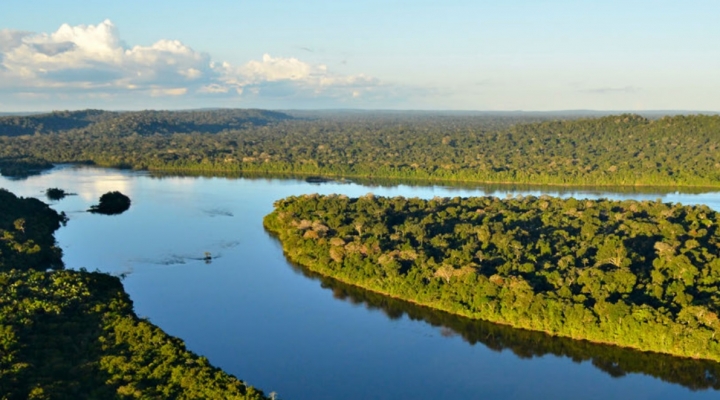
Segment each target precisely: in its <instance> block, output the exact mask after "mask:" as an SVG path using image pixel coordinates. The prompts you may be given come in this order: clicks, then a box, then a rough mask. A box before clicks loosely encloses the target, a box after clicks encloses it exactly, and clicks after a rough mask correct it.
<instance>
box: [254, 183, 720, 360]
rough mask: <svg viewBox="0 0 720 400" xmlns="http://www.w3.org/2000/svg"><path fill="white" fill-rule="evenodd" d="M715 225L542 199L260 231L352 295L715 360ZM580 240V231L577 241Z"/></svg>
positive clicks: (628, 208) (282, 207)
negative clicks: (350, 288)
mask: <svg viewBox="0 0 720 400" xmlns="http://www.w3.org/2000/svg"><path fill="white" fill-rule="evenodd" d="M718 224H720V214H718V213H716V212H714V211H712V210H710V209H709V208H708V207H706V206H693V207H689V206H681V205H678V204H664V203H660V202H648V201H643V202H637V201H610V200H597V201H591V200H576V199H572V198H571V199H567V200H562V199H558V198H552V197H548V196H542V197H539V198H538V197H532V196H529V197H518V198H510V199H506V200H499V199H497V198H494V197H477V198H435V199H432V200H420V199H416V198H411V199H406V198H402V197H396V198H380V197H374V196H371V195H368V196H364V197H361V198H358V199H349V198H347V197H346V196H337V195H332V196H318V195H306V196H301V197H290V198H287V199H284V200H280V201H278V202H276V203H275V210H274V211H273V212H272V213H271V214H269V215H268V216H266V218H265V226H266V228H267V229H268V230H270V231H271V232H273V233H274V234H276V235H277V236H278V237H279V239H280V240H281V242H282V243H283V247H284V249H285V252H286V254H287V256H288V257H289V258H290V259H291V260H293V261H294V262H297V263H299V264H301V265H303V266H305V267H307V268H308V269H310V270H312V271H314V272H317V273H319V274H322V275H326V276H330V277H333V278H335V279H337V280H340V281H343V282H347V283H350V284H353V285H357V286H359V287H362V288H365V289H369V290H372V291H376V292H378V293H382V294H385V295H389V296H392V297H397V298H401V299H405V300H408V301H412V302H415V303H418V304H421V305H425V306H429V307H432V308H435V309H439V310H442V311H446V312H450V313H453V314H457V315H460V316H464V317H469V318H475V319H483V320H487V321H491V322H497V323H502V324H507V325H511V326H514V327H518V328H524V329H529V330H536V331H542V332H546V333H549V334H551V335H558V336H565V337H570V338H573V339H586V340H589V341H593V342H601V343H610V344H616V345H620V346H625V347H631V348H635V349H639V350H643V351H654V352H659V353H668V354H672V355H679V356H684V357H693V358H706V359H711V360H715V361H720V335H718V333H720V321H719V320H718V316H717V315H718V312H720V290H718V289H720V250H719V249H720V232H719V231H718V229H717V227H718ZM588 227H591V228H588Z"/></svg>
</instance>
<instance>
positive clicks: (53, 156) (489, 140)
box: [0, 110, 720, 187]
mask: <svg viewBox="0 0 720 400" xmlns="http://www.w3.org/2000/svg"><path fill="white" fill-rule="evenodd" d="M300 115H301V116H300V117H297V116H295V117H294V116H293V115H290V114H287V113H280V112H271V111H262V110H208V111H185V112H169V111H141V112H128V113H117V112H107V111H97V110H86V111H76V112H57V113H52V114H44V115H33V116H22V117H3V118H0V168H1V169H2V170H3V171H5V172H3V173H5V174H11V173H16V174H17V173H21V172H22V171H23V168H25V169H28V170H33V169H34V170H36V169H37V168H39V167H42V166H43V165H45V166H47V165H49V164H50V163H61V162H73V163H90V164H95V165H98V166H108V167H119V168H134V169H148V170H155V171H176V172H177V171H183V172H207V173H237V172H255V173H266V174H267V173H269V174H294V175H304V176H324V177H329V176H332V177H364V178H369V177H372V178H395V179H414V180H425V181H444V182H450V181H467V182H483V183H492V182H495V183H524V184H545V185H548V184H552V185H581V186H598V185H613V186H638V185H655V186H708V187H718V186H720V151H718V145H717V143H719V142H720V116H703V115H695V116H672V117H663V118H658V119H648V118H645V117H641V116H638V115H629V114H625V115H617V116H605V117H598V118H581V119H577V118H575V117H572V118H570V119H566V120H549V119H551V118H550V117H542V116H538V115H534V114H533V115H512V114H511V115H506V114H503V115H492V114H482V115H472V114H470V115H464V114H442V113H427V114H422V113H406V114H403V113H398V114H378V115H374V114H363V113H355V114H353V113H350V114H340V115H334V114H320V115H319V116H318V115H313V114H308V115H304V116H302V115H303V114H300ZM552 117H553V118H558V116H556V115H553V116H552Z"/></svg>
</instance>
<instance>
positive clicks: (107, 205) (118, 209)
mask: <svg viewBox="0 0 720 400" xmlns="http://www.w3.org/2000/svg"><path fill="white" fill-rule="evenodd" d="M129 208H130V198H129V197H127V196H125V195H124V194H122V193H120V192H118V191H114V192H107V193H105V194H103V195H102V196H100V203H98V204H97V205H94V206H90V209H89V210H88V211H90V212H91V213H97V214H106V215H115V214H121V213H124V212H125V211H127V210H128V209H129Z"/></svg>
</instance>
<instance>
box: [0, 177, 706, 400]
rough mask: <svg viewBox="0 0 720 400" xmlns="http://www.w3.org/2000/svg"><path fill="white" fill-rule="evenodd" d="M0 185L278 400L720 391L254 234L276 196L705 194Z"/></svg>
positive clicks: (193, 345) (212, 181)
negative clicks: (62, 218) (114, 208)
mask: <svg viewBox="0 0 720 400" xmlns="http://www.w3.org/2000/svg"><path fill="white" fill-rule="evenodd" d="M0 187H4V188H6V189H8V190H10V191H12V192H14V193H16V194H18V195H21V196H25V197H30V196H32V197H37V198H39V199H41V200H43V201H46V202H47V201H48V200H47V199H46V198H45V196H44V191H45V190H46V189H47V188H50V187H58V188H62V189H64V190H66V191H69V192H72V193H75V194H76V195H73V196H69V197H66V198H65V199H63V200H61V201H58V202H52V203H51V204H52V206H53V208H55V209H56V210H58V211H64V212H65V213H67V215H68V217H69V218H70V220H69V222H68V224H67V226H66V227H64V228H61V229H60V230H59V231H58V232H57V233H56V237H57V240H58V242H59V244H60V246H61V247H62V249H63V251H64V261H65V264H66V266H67V267H68V268H73V269H78V268H86V269H88V270H95V269H98V270H100V271H104V272H108V273H111V274H117V275H120V274H122V275H124V276H125V278H124V281H123V282H124V285H125V288H126V290H127V292H128V293H129V294H130V296H131V298H132V300H133V302H134V305H135V310H136V312H137V314H138V315H140V316H141V317H146V318H148V319H149V320H150V321H152V322H153V323H155V324H157V325H158V326H160V327H161V328H162V329H163V330H165V331H166V332H168V333H169V334H171V335H174V336H178V337H180V338H182V339H183V340H184V341H185V343H186V344H187V346H188V348H189V349H190V350H192V351H194V352H196V353H198V354H201V355H203V356H205V357H207V358H208V359H209V360H210V361H211V362H212V363H213V364H214V365H216V366H219V367H221V368H223V369H224V370H226V371H227V372H229V373H232V374H234V375H236V376H238V377H239V378H241V379H243V380H245V381H247V382H248V383H250V384H251V385H254V386H257V387H259V388H261V389H263V390H265V391H266V392H270V391H275V392H277V393H278V394H279V395H280V397H281V398H283V399H286V400H293V399H295V400H300V399H313V400H320V399H347V400H352V399H474V398H486V399H544V398H546V399H577V398H587V399H610V398H613V399H624V398H632V399H679V398H683V399H684V398H688V399H695V398H697V399H701V398H708V399H709V398H717V397H718V396H719V395H720V394H719V393H718V390H720V382H719V379H720V364H717V363H710V362H704V361H694V360H683V359H677V358H673V357H668V356H660V355H653V354H646V353H638V352H634V351H630V350H624V349H618V348H615V347H610V346H598V345H592V344H589V343H584V342H575V341H571V340H566V339H558V338H549V337H547V336H545V335H542V334H539V333H532V332H525V331H521V330H515V329H509V328H504V327H497V326H495V325H493V324H487V323H482V322H470V321H467V320H463V319H459V318H454V317H452V316H449V315H445V314H442V313H436V312H432V311H429V310H425V309H422V308H419V307H414V306H412V305H409V304H406V303H403V302H398V301H390V300H387V299H384V298H382V297H379V296H373V295H370V294H368V293H365V292H363V291H360V290H356V289H353V288H351V287H347V286H344V285H340V284H338V283H336V282H332V281H330V280H320V279H318V278H316V277H313V276H311V274H308V273H306V272H304V271H302V270H301V269H300V268H297V267H295V266H293V265H291V264H290V263H289V262H288V261H287V260H286V259H285V257H284V256H283V254H282V249H281V247H280V244H279V243H278V242H277V241H276V240H275V239H274V238H272V237H271V236H270V235H269V234H268V233H266V232H265V230H264V229H263V226H262V218H263V216H264V215H265V214H267V213H269V212H270V211H271V210H272V205H273V202H274V201H275V200H277V199H280V198H283V197H286V196H290V195H298V194H304V193H321V194H329V193H342V194H346V195H348V196H361V195H364V194H366V193H369V192H372V193H374V194H375V195H383V196H398V195H401V196H405V197H422V198H432V197H435V196H441V197H444V196H452V197H454V196H481V195H487V194H491V195H494V196H498V197H505V196H510V195H513V196H514V195H518V194H522V195H528V194H532V195H540V194H549V195H554V196H562V197H569V196H573V197H576V198H600V197H605V198H613V199H638V200H644V199H648V200H655V199H658V198H660V199H662V201H664V202H680V203H683V204H707V205H709V206H710V207H712V208H713V209H715V210H720V193H718V192H712V191H709V192H704V191H701V190H696V191H693V192H692V193H690V192H686V193H683V192H675V191H671V192H663V191H662V190H654V189H649V188H648V189H642V190H632V189H631V190H623V191H613V190H612V189H607V188H606V189H594V190H587V189H572V188H563V189H557V188H543V189H537V188H531V187H524V188H517V187H502V186H493V187H485V188H483V187H481V186H479V187H472V186H464V187H460V186H456V187H450V186H440V185H435V186H422V185H417V186H413V185H407V184H392V183H384V184H383V185H377V184H372V183H366V184H357V183H350V182H327V183H309V182H306V181H305V180H302V179H273V178H206V177H180V176H162V177H158V176H153V175H151V174H150V173H148V172H138V171H126V170H115V169H101V168H92V167H80V166H73V165H61V166H58V167H56V168H54V169H53V170H51V171H48V172H46V173H43V174H41V175H38V176H32V177H29V178H27V179H23V180H9V179H7V178H4V177H3V178H0ZM111 190H119V191H121V192H122V193H124V194H126V195H128V196H129V197H130V198H131V199H132V206H131V208H130V210H129V211H127V212H125V213H124V214H121V215H116V216H105V215H98V214H90V213H86V212H85V210H87V209H88V208H89V207H90V206H91V205H92V204H96V203H97V200H98V198H99V197H100V195H102V194H103V193H105V192H108V191H111ZM206 252H208V253H210V255H211V257H213V259H212V261H210V262H206V261H204V260H203V258H204V257H205V253H206Z"/></svg>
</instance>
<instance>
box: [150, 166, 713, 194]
mask: <svg viewBox="0 0 720 400" xmlns="http://www.w3.org/2000/svg"><path fill="white" fill-rule="evenodd" d="M149 176H151V177H153V178H158V179H163V178H177V177H193V178H227V179H251V180H267V181H272V180H278V179H291V180H304V181H306V182H308V183H312V184H314V185H322V184H356V185H362V186H366V187H368V188H392V187H397V186H406V187H413V188H427V187H430V186H432V187H442V188H443V189H446V190H448V191H454V190H458V191H467V190H477V189H483V191H485V193H487V194H488V195H497V194H499V193H502V194H505V193H508V192H522V193H548V192H555V193H559V194H561V195H572V194H573V193H587V194H592V195H596V196H602V195H606V194H607V193H617V194H625V195H632V194H645V195H647V194H658V195H667V194H680V193H682V194H703V193H713V192H717V191H718V188H717V187H700V186H692V187H689V186H679V187H672V186H562V185H539V184H538V185H533V184H516V183H478V182H464V181H457V182H452V181H431V180H421V179H415V180H413V179H394V178H357V177H353V178H340V177H331V176H328V177H326V176H320V175H307V176H306V175H298V174H284V173H261V172H207V171H187V172H178V171H150V172H149Z"/></svg>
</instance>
